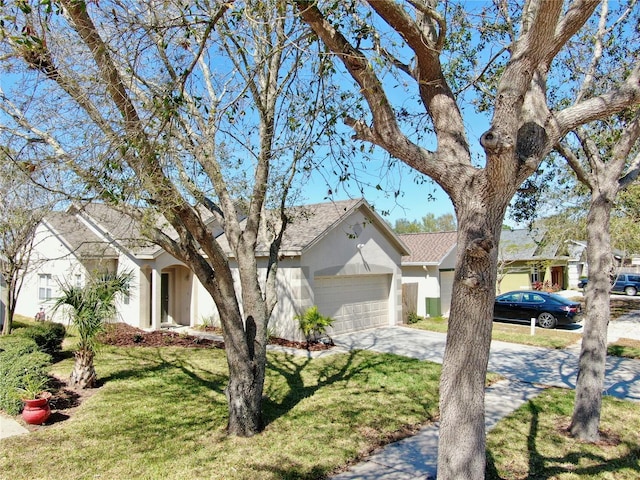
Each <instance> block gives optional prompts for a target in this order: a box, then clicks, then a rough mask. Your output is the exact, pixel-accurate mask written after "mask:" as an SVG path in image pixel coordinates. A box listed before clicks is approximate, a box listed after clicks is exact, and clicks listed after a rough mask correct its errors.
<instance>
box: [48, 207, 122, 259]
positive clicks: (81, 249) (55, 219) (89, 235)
mask: <svg viewBox="0 0 640 480" xmlns="http://www.w3.org/2000/svg"><path fill="white" fill-rule="evenodd" d="M43 222H44V224H45V225H46V226H47V227H48V228H49V229H51V230H52V231H53V232H55V233H56V234H57V235H58V236H59V238H60V240H61V241H62V242H63V243H64V244H65V245H66V247H67V248H68V249H69V250H70V251H71V252H73V253H74V254H75V255H77V256H79V257H81V258H117V257H118V252H117V251H116V250H115V249H114V248H112V247H111V246H110V245H109V242H107V241H105V240H104V239H102V238H100V237H99V236H98V235H96V234H95V233H94V232H92V231H91V229H89V228H88V227H87V226H86V225H85V224H84V223H82V222H81V221H80V219H78V218H77V217H76V216H75V215H70V214H68V213H67V212H51V213H50V214H49V215H47V218H46V219H44V220H43Z"/></svg>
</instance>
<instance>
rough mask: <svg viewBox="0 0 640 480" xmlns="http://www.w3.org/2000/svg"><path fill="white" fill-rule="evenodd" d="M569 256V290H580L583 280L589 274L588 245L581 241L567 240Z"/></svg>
mask: <svg viewBox="0 0 640 480" xmlns="http://www.w3.org/2000/svg"><path fill="white" fill-rule="evenodd" d="M565 244H566V249H567V256H568V257H569V259H568V263H567V282H568V288H578V282H579V281H580V279H581V278H583V277H586V276H587V275H588V274H589V269H588V268H587V243H586V242H583V241H581V240H567V241H566V242H565Z"/></svg>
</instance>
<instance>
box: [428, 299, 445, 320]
mask: <svg viewBox="0 0 640 480" xmlns="http://www.w3.org/2000/svg"><path fill="white" fill-rule="evenodd" d="M425 302H426V308H425V311H426V312H427V316H429V317H439V316H441V315H442V310H441V308H440V297H426V298H425Z"/></svg>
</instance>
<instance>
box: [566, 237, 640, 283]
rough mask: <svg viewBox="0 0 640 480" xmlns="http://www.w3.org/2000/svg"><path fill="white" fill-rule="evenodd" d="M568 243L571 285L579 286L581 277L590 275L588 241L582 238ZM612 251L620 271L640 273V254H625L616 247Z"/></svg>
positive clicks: (616, 266) (615, 263) (615, 264)
mask: <svg viewBox="0 0 640 480" xmlns="http://www.w3.org/2000/svg"><path fill="white" fill-rule="evenodd" d="M566 243H567V252H568V255H569V265H568V270H569V271H568V277H569V286H570V287H571V288H577V287H578V282H579V281H580V279H581V278H586V277H588V276H589V268H588V264H587V242H586V241H582V240H567V242H566ZM612 253H613V259H614V266H615V268H616V269H617V270H616V271H617V272H618V273H623V272H625V273H640V255H636V254H625V253H624V252H622V251H620V250H615V249H614V250H613V251H612Z"/></svg>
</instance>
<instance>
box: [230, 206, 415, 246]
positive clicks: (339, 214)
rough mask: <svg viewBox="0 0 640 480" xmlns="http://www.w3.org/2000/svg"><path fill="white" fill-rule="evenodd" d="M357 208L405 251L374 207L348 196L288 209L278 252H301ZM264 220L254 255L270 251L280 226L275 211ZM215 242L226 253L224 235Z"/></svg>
mask: <svg viewBox="0 0 640 480" xmlns="http://www.w3.org/2000/svg"><path fill="white" fill-rule="evenodd" d="M358 209H365V215H366V214H367V213H371V215H368V216H369V220H370V221H371V222H374V223H376V224H377V226H378V228H380V229H382V230H383V231H386V233H387V235H388V236H389V238H390V239H391V241H392V243H393V242H395V243H397V245H396V247H397V248H398V249H399V250H400V251H404V250H406V246H405V245H404V244H403V243H402V242H401V241H399V237H398V236H397V235H395V234H394V233H393V231H392V230H391V228H390V227H389V226H388V225H387V224H386V223H385V222H384V221H383V220H381V219H380V218H379V217H378V216H377V214H375V213H374V211H373V209H371V207H370V206H369V204H368V203H367V202H366V201H365V200H364V199H350V200H340V201H333V202H326V203H316V204H311V205H303V206H298V207H292V208H290V209H288V210H287V215H288V217H289V224H288V225H287V228H286V230H285V233H284V236H283V238H282V244H281V246H280V253H281V254H282V255H295V254H300V253H302V252H303V251H304V250H305V249H307V248H310V247H311V246H312V245H314V244H315V243H316V242H318V241H319V240H320V239H321V238H322V237H323V236H324V235H325V234H326V233H328V232H329V231H330V230H332V229H333V228H334V227H335V226H336V225H337V224H339V223H340V222H341V221H343V220H344V218H345V217H346V216H348V215H349V214H350V213H352V212H355V211H356V210H358ZM266 223H267V226H266V228H263V230H262V231H261V234H260V237H259V240H258V242H259V243H258V246H257V248H256V255H268V253H269V252H268V248H269V247H268V246H269V244H270V242H271V238H272V233H271V232H273V231H275V230H276V229H277V228H278V227H279V225H280V220H279V217H277V215H276V212H274V211H271V212H270V215H269V220H268V221H267V222H266ZM347 233H349V232H347ZM218 241H219V242H220V244H221V246H222V248H223V249H224V250H225V251H226V252H228V253H229V252H230V251H231V249H230V248H229V245H228V243H227V241H226V238H225V236H224V235H222V236H221V237H220V238H218Z"/></svg>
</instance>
